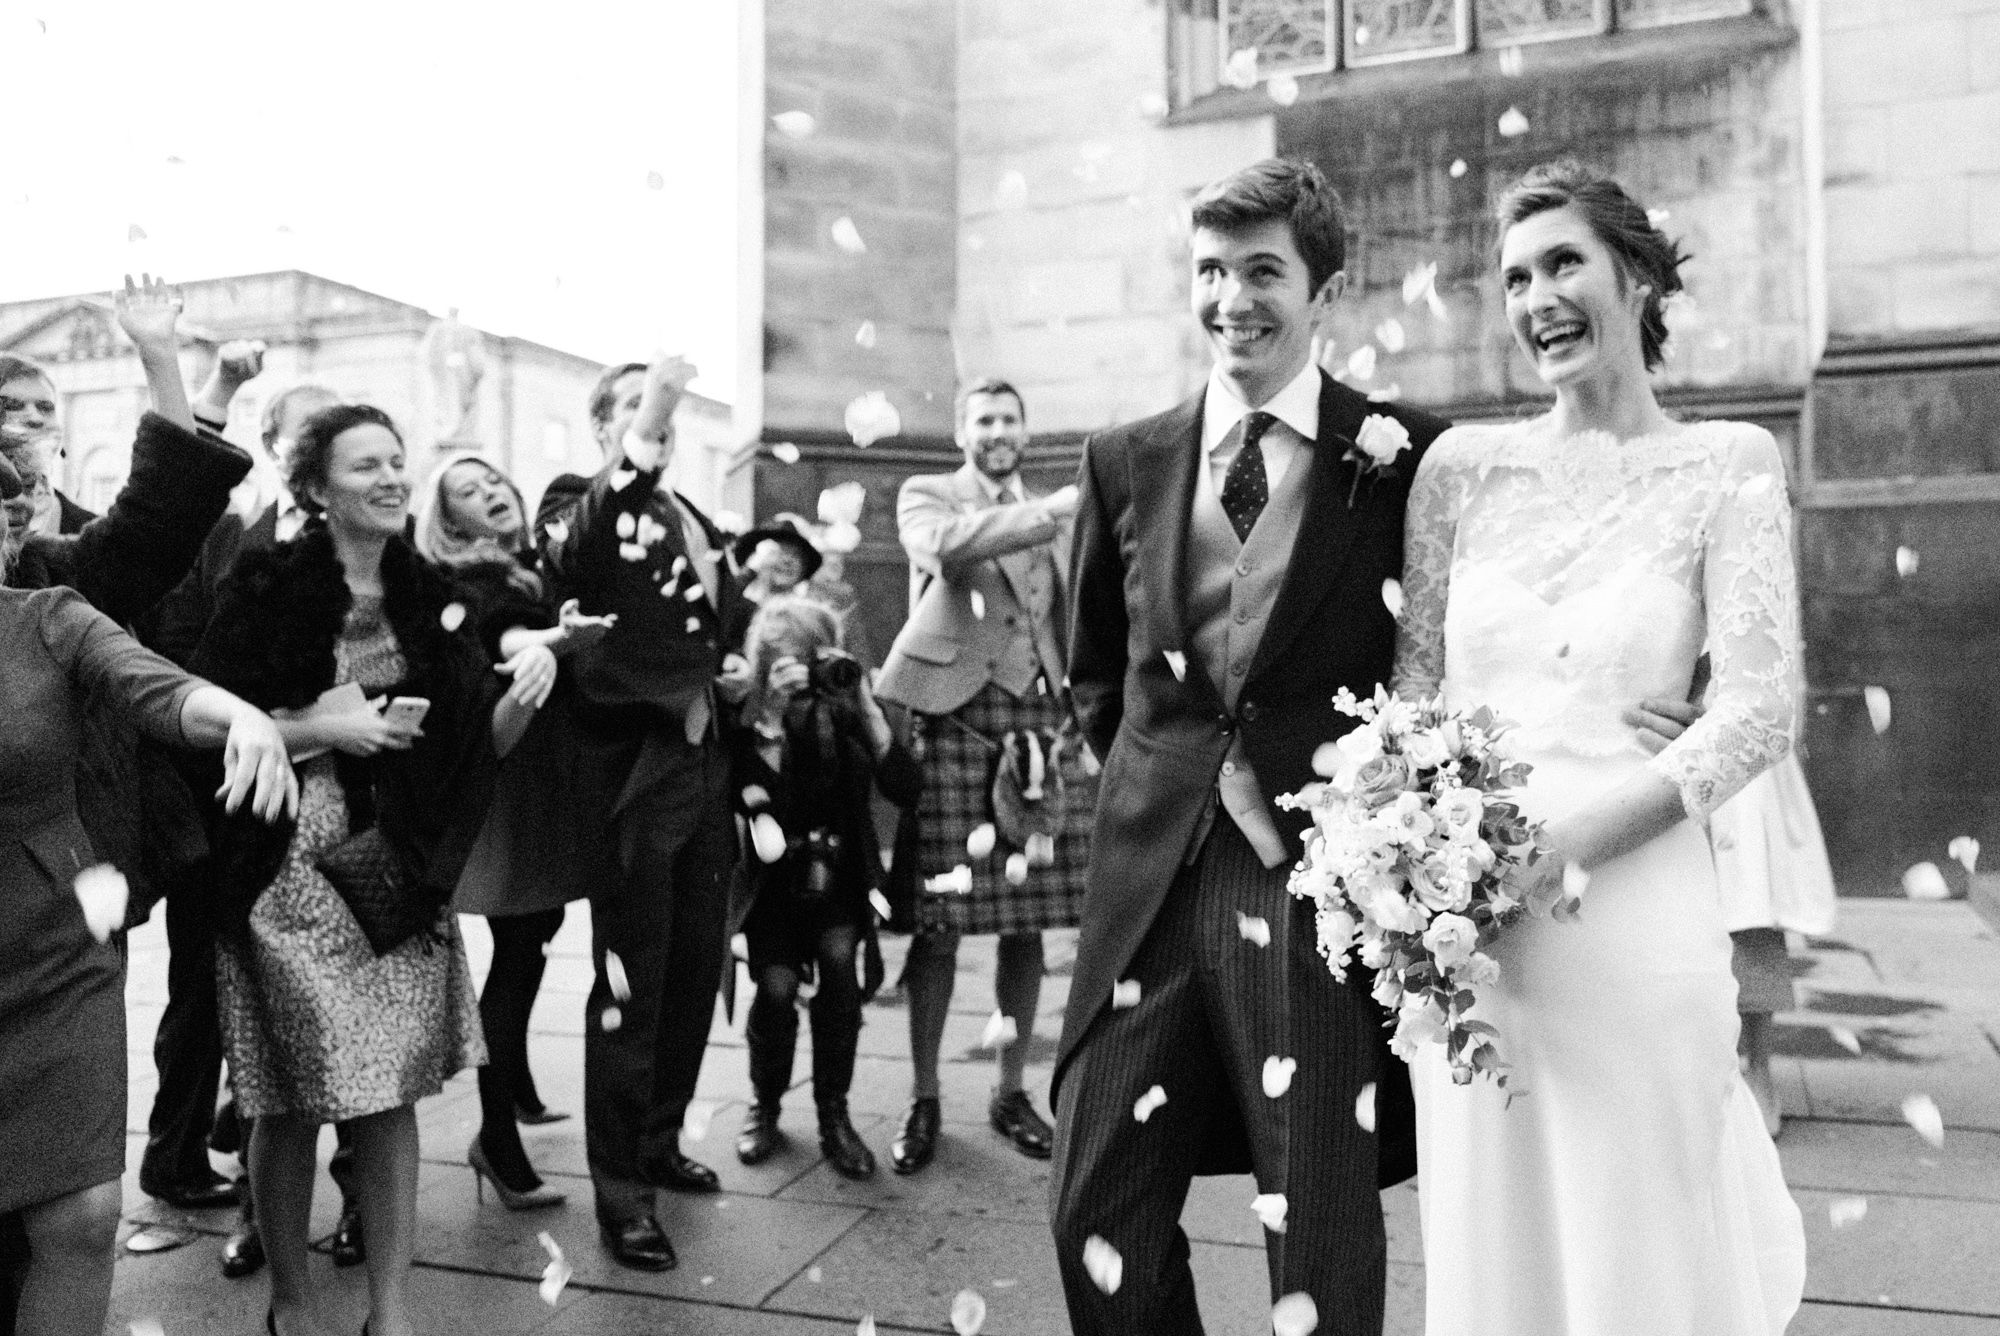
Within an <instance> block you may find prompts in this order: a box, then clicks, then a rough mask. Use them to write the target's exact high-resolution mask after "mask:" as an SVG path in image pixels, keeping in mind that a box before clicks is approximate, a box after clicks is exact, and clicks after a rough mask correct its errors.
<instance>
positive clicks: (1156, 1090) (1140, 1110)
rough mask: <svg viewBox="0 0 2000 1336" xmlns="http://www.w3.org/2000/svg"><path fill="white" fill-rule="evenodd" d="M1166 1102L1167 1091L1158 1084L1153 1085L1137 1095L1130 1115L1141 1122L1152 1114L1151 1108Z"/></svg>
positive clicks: (1153, 1108)
mask: <svg viewBox="0 0 2000 1336" xmlns="http://www.w3.org/2000/svg"><path fill="white" fill-rule="evenodd" d="M1166 1102H1167V1092H1166V1091H1165V1090H1162V1089H1161V1088H1160V1087H1159V1086H1154V1087H1153V1088H1152V1089H1150V1090H1148V1091H1147V1092H1146V1093H1145V1094H1143V1095H1141V1096H1139V1099H1138V1101H1137V1102H1136V1103H1135V1104H1133V1105H1132V1116H1133V1117H1134V1118H1136V1119H1138V1120H1139V1121H1140V1122H1142V1123H1143V1122H1145V1121H1146V1120H1147V1119H1148V1118H1151V1117H1152V1116H1153V1110H1155V1109H1157V1108H1159V1107H1160V1106H1161V1105H1162V1104H1165V1103H1166Z"/></svg>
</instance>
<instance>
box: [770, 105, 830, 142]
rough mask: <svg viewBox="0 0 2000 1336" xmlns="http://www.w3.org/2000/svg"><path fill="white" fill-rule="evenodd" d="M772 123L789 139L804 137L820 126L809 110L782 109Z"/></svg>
mask: <svg viewBox="0 0 2000 1336" xmlns="http://www.w3.org/2000/svg"><path fill="white" fill-rule="evenodd" d="M771 124H773V125H775V126H777V127H778V133H779V134H781V135H783V136H785V137H786V138H787V139H804V138H806V137H807V136H808V135H810V134H812V132H813V131H814V130H815V129H817V128H818V127H819V122H818V121H815V120H814V119H813V114H812V113H811V112H809V111H781V112H779V113H778V114H777V115H775V116H773V117H772V118H771Z"/></svg>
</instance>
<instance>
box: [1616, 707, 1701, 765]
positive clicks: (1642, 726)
mask: <svg viewBox="0 0 2000 1336" xmlns="http://www.w3.org/2000/svg"><path fill="white" fill-rule="evenodd" d="M1701 714H1702V710H1701V706H1699V705H1695V704H1692V703H1690V702H1688V701H1684V700H1675V699H1674V698H1673V697H1671V696H1648V697H1647V698H1646V699H1644V700H1642V701H1640V702H1639V703H1638V704H1637V705H1634V706H1633V707H1632V708H1631V709H1629V710H1627V711H1625V713H1624V715H1623V718H1624V720H1625V722H1626V723H1627V724H1629V725H1630V726H1631V727H1632V730H1633V731H1634V732H1635V733H1637V734H1638V735H1639V745H1640V746H1641V747H1644V748H1645V749H1646V750H1647V751H1648V752H1651V753H1652V754H1653V755H1655V756H1658V755H1659V754H1660V753H1661V752H1663V751H1665V750H1666V747H1667V744H1668V743H1670V742H1672V741H1673V740H1674V739H1675V738H1677V737H1679V736H1680V735H1681V734H1683V733H1685V732H1687V730H1688V727H1689V726H1690V725H1691V724H1693V723H1694V721H1695V720H1697V719H1699V718H1701Z"/></svg>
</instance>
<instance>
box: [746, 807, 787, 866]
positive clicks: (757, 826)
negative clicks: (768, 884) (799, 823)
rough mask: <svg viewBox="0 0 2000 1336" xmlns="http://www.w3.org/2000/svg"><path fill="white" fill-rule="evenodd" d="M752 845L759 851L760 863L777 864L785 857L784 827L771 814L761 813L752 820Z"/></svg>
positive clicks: (758, 858)
mask: <svg viewBox="0 0 2000 1336" xmlns="http://www.w3.org/2000/svg"><path fill="white" fill-rule="evenodd" d="M750 844H751V847H752V848H754V849H755V850H756V851H757V861H758V862H760V863H765V864H771V863H775V862H777V861H778V860H779V859H780V858H783V857H784V856H785V831H784V827H782V826H780V825H779V824H778V819H777V818H776V817H774V816H772V815H771V814H770V813H769V812H759V813H757V815H756V816H754V817H751V818H750Z"/></svg>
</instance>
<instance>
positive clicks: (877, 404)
mask: <svg viewBox="0 0 2000 1336" xmlns="http://www.w3.org/2000/svg"><path fill="white" fill-rule="evenodd" d="M843 420H844V422H845V424H846V427H847V434H848V436H849V437H851V438H852V439H853V441H854V443H855V444H856V445H861V446H867V445H873V444H874V443H875V442H877V441H879V440H882V439H884V438H885V437H889V436H899V435H901V434H902V431H903V415H902V414H901V413H898V412H897V411H896V406H895V405H894V404H892V403H890V402H889V396H887V395H886V394H884V393H882V391H880V390H870V391H868V393H866V394H864V395H861V396H859V397H858V398H856V399H855V400H854V401H853V402H851V403H849V404H848V405H847V411H846V413H845V414H844V418H843Z"/></svg>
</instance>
